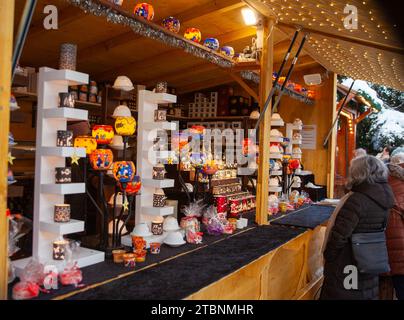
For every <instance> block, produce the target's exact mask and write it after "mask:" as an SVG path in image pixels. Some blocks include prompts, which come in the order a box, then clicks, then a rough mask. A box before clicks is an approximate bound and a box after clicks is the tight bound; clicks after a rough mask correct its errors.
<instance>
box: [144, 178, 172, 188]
mask: <svg viewBox="0 0 404 320" xmlns="http://www.w3.org/2000/svg"><path fill="white" fill-rule="evenodd" d="M174 182H175V180H174V179H164V180H156V179H142V185H143V186H145V187H153V188H171V187H174Z"/></svg>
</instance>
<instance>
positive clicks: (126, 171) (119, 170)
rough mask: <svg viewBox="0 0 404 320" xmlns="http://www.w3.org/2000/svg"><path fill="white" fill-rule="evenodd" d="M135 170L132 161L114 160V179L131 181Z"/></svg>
mask: <svg viewBox="0 0 404 320" xmlns="http://www.w3.org/2000/svg"><path fill="white" fill-rule="evenodd" d="M135 170H136V169H135V164H134V163H133V162H132V161H116V162H114V166H113V169H112V171H113V173H114V177H115V180H116V181H119V182H130V181H132V180H133V177H134V176H135Z"/></svg>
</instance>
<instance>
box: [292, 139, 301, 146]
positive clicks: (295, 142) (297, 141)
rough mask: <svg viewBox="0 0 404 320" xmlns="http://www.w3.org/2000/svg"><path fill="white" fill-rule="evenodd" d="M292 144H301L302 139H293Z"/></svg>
mask: <svg viewBox="0 0 404 320" xmlns="http://www.w3.org/2000/svg"><path fill="white" fill-rule="evenodd" d="M292 144H299V145H300V144H302V139H293V140H292Z"/></svg>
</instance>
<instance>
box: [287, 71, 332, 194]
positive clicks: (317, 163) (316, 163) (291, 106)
mask: <svg viewBox="0 0 404 320" xmlns="http://www.w3.org/2000/svg"><path fill="white" fill-rule="evenodd" d="M324 72H325V69H324V68H322V67H321V66H317V67H313V68H310V69H305V70H299V71H296V72H295V73H294V74H293V75H292V79H291V80H292V81H294V82H296V83H299V84H301V85H303V86H305V84H304V80H303V75H305V74H312V73H320V74H323V73H324ZM306 87H307V86H306ZM314 90H315V91H316V103H315V104H314V105H307V104H304V103H301V102H299V101H298V100H295V99H292V98H290V97H288V96H283V97H282V100H281V103H280V107H279V113H280V115H281V117H282V118H283V120H284V121H285V123H287V122H293V121H294V119H295V118H300V119H301V120H302V121H303V124H308V125H309V124H315V125H317V145H316V150H302V151H303V156H302V163H303V165H304V167H305V169H307V170H310V171H312V172H313V173H314V174H315V177H316V183H317V184H321V185H327V176H328V175H329V174H330V172H329V170H330V169H329V164H330V163H331V161H334V159H332V158H331V156H330V151H331V143H330V144H329V147H328V148H323V146H322V145H323V140H324V138H325V136H326V135H327V133H328V130H329V129H330V127H331V124H332V118H333V96H334V90H335V83H334V75H333V74H332V73H330V74H329V76H328V79H326V80H325V81H323V83H322V84H321V85H320V86H318V87H316V88H314ZM284 131H285V130H284ZM284 134H285V132H284ZM334 147H335V146H334ZM328 189H329V188H328Z"/></svg>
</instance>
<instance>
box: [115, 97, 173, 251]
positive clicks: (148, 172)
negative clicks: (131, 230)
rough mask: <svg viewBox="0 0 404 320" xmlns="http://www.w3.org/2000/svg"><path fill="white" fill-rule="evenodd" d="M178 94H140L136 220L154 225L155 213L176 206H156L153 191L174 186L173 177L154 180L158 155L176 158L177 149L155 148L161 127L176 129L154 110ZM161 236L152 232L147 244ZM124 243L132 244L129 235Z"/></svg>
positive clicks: (167, 211) (158, 214) (161, 213)
mask: <svg viewBox="0 0 404 320" xmlns="http://www.w3.org/2000/svg"><path fill="white" fill-rule="evenodd" d="M176 102H177V96H175V95H172V94H167V93H154V92H152V91H148V90H141V91H139V96H138V129H137V130H138V140H137V165H136V171H137V175H138V176H140V177H141V179H142V190H141V192H140V194H139V195H137V196H136V219H135V221H136V224H138V223H143V222H146V223H147V224H148V225H149V228H150V226H151V222H152V221H153V220H154V219H156V217H162V216H167V215H172V214H174V207H173V206H165V207H162V208H157V207H153V194H154V192H155V190H156V188H161V189H163V188H169V187H174V180H173V179H164V180H155V179H153V166H154V165H156V164H157V163H158V161H159V159H164V160H166V159H167V158H168V157H171V158H175V152H174V151H154V150H153V141H154V139H156V137H157V131H158V130H176V129H177V123H175V122H168V121H164V122H155V121H154V111H155V110H157V109H158V105H159V104H167V103H176ZM164 237H165V234H164V235H162V236H150V237H145V238H144V239H145V240H146V242H147V245H148V244H149V243H150V242H162V241H163V240H164ZM121 242H122V244H124V245H128V246H131V245H132V241H131V238H130V235H128V236H124V237H122V241H121Z"/></svg>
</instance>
